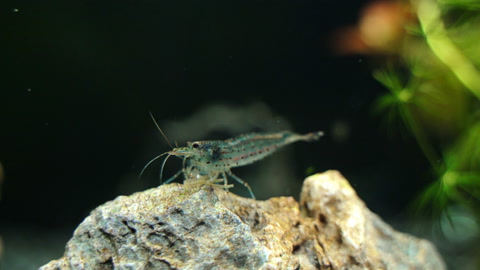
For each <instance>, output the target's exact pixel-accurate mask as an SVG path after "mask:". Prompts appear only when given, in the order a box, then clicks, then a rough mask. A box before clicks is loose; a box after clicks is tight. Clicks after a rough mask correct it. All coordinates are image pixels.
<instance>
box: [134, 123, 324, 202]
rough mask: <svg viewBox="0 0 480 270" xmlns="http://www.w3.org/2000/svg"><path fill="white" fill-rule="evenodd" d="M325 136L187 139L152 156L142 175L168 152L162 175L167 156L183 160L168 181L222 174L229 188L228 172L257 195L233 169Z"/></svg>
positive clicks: (288, 133) (285, 134)
mask: <svg viewBox="0 0 480 270" xmlns="http://www.w3.org/2000/svg"><path fill="white" fill-rule="evenodd" d="M157 126H158V125H157ZM162 134H163V132H162ZM322 136H323V132H322V131H317V132H311V133H307V134H304V135H300V134H296V133H293V132H291V131H281V132H275V133H250V134H245V135H240V136H238V137H235V138H231V139H228V140H225V141H221V140H213V141H194V142H187V146H186V147H177V148H174V149H173V150H171V151H168V152H165V153H163V154H161V155H159V156H157V157H155V158H154V159H152V160H151V161H150V162H149V163H147V165H145V167H144V168H143V170H142V172H141V173H140V175H141V174H142V173H143V171H144V170H145V169H146V168H147V167H148V166H149V165H150V164H151V163H152V162H153V161H154V160H156V159H158V158H160V157H161V156H163V155H168V156H167V157H166V158H165V160H164V162H163V164H162V169H161V172H160V175H162V172H163V167H164V165H165V163H166V161H167V159H168V158H169V157H170V156H177V157H180V158H182V159H183V168H182V169H181V170H180V171H178V172H177V173H176V174H175V175H173V176H172V177H171V178H170V179H168V180H167V181H165V183H169V182H171V181H173V180H174V179H175V178H177V177H178V176H179V175H180V174H181V173H182V172H183V173H184V175H185V178H186V179H191V178H198V179H200V178H205V177H206V178H207V179H208V180H209V181H211V182H217V181H218V180H217V178H218V176H219V175H222V178H223V181H224V185H225V187H227V175H228V176H230V177H232V178H233V179H235V180H236V181H237V182H239V183H241V184H242V185H244V186H245V187H246V188H247V189H248V191H249V192H250V195H251V197H252V198H255V196H254V195H253V192H252V189H251V188H250V186H249V185H248V183H247V182H245V181H243V180H242V179H240V178H239V177H238V176H236V175H234V174H233V173H232V172H231V171H230V169H231V168H234V167H240V166H245V165H248V164H251V163H253V162H255V161H257V160H260V159H263V158H265V157H266V156H268V155H270V154H272V153H273V152H274V151H276V150H277V149H278V148H280V147H283V146H286V145H289V144H291V143H294V142H297V141H306V142H311V141H315V140H318V139H319V138H320V137H322Z"/></svg>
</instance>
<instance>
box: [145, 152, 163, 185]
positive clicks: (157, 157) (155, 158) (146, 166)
mask: <svg viewBox="0 0 480 270" xmlns="http://www.w3.org/2000/svg"><path fill="white" fill-rule="evenodd" d="M165 154H168V152H165V153H163V154H161V155H158V156H156V157H154V158H153V159H152V160H150V161H149V162H148V163H147V165H145V166H144V167H143V169H142V171H141V172H140V174H139V175H138V179H140V178H141V177H142V175H143V173H144V172H145V170H146V169H147V168H148V166H150V164H152V162H154V161H155V160H157V159H159V158H160V157H161V156H163V155H165ZM168 156H170V155H168ZM167 158H168V157H167ZM165 160H166V159H165ZM163 163H164V165H165V162H163ZM162 170H163V165H162Z"/></svg>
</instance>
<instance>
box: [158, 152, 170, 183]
mask: <svg viewBox="0 0 480 270" xmlns="http://www.w3.org/2000/svg"><path fill="white" fill-rule="evenodd" d="M171 156H172V155H168V156H167V157H166V158H165V159H164V160H163V163H162V168H161V169H160V184H161V183H162V179H163V167H165V163H167V159H168V158H169V157H171Z"/></svg>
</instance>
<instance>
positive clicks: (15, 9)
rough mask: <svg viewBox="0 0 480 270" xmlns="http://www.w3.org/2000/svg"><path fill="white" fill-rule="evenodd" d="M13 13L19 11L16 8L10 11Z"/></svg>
mask: <svg viewBox="0 0 480 270" xmlns="http://www.w3.org/2000/svg"><path fill="white" fill-rule="evenodd" d="M12 11H13V12H19V11H20V10H19V9H18V8H14V9H12Z"/></svg>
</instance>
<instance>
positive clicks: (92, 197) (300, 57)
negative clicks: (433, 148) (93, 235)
mask: <svg viewBox="0 0 480 270" xmlns="http://www.w3.org/2000/svg"><path fill="white" fill-rule="evenodd" d="M366 3H367V2H366V1H321V0H316V1H313V0H303V1H302V0H301V1H287V0H272V1H259V0H256V1H225V0H223V1H191V0H190V1H160V0H155V1H153V0H136V1H134V0H131V1H31V2H28V1H2V3H1V4H0V5H1V10H0V17H1V26H0V27H1V40H2V41H1V43H0V61H1V69H2V71H1V75H0V78H1V79H0V87H1V88H0V98H1V99H0V102H1V103H0V117H1V118H0V162H1V163H2V164H3V166H4V170H5V179H4V183H3V186H2V197H1V201H0V213H1V215H0V221H1V222H0V229H2V230H3V231H4V233H3V234H4V238H5V239H7V238H8V236H6V235H5V234H12V233H15V232H18V233H19V234H21V230H28V231H29V235H32V237H31V239H30V240H32V241H33V240H35V237H38V238H41V236H40V232H45V233H48V232H51V231H61V232H62V235H63V236H61V237H64V238H61V239H65V241H66V239H68V238H69V236H70V235H71V234H72V232H73V229H74V228H75V226H76V225H78V224H79V223H80V222H81V221H82V220H83V218H85V217H86V216H87V215H88V213H89V211H91V210H92V209H93V208H95V207H96V206H98V205H100V204H102V203H104V202H105V201H108V200H112V199H114V198H115V197H116V196H118V195H120V194H129V193H128V192H130V191H128V192H127V191H126V190H122V189H121V188H120V187H119V182H121V179H125V178H127V179H131V181H137V179H136V177H137V176H138V173H139V172H140V170H141V169H142V167H143V166H144V165H145V164H146V163H147V162H148V160H149V159H150V158H152V157H153V156H154V155H155V154H159V153H161V152H164V151H167V150H169V148H168V146H166V145H165V143H164V142H163V138H162V137H161V136H160V135H159V133H158V131H157V130H156V129H155V127H154V125H153V123H152V120H151V119H150V117H149V114H148V112H149V111H151V112H152V113H153V114H154V115H155V117H156V118H157V120H158V121H159V123H160V124H161V123H162V122H163V121H168V120H175V119H183V118H185V117H189V116H191V115H192V114H194V113H195V112H196V111H197V110H198V109H199V108H201V107H204V106H208V105H209V104H212V103H216V104H228V105H229V106H237V107H241V106H244V105H245V104H249V103H251V102H262V103H264V104H266V105H268V106H269V107H270V108H271V109H272V111H275V112H276V113H278V114H279V115H282V116H283V117H285V118H286V119H288V121H289V122H290V123H291V125H292V129H293V130H294V131H296V132H299V133H304V132H309V131H313V130H324V131H325V132H326V134H327V136H325V138H323V139H322V140H321V141H319V142H317V143H314V144H308V145H307V144H298V145H295V146H293V147H292V149H294V151H293V152H291V153H292V155H294V159H295V161H296V162H297V163H298V164H297V165H296V167H295V168H296V170H297V171H296V173H297V175H298V179H297V181H298V184H297V186H298V189H299V188H300V186H301V181H302V180H303V178H304V177H305V170H306V169H307V168H308V167H313V168H314V170H315V171H317V172H322V171H325V170H328V169H337V170H340V171H341V172H342V173H343V174H344V175H345V176H346V177H347V179H349V181H350V182H351V183H352V186H353V187H354V188H355V189H356V190H357V192H358V193H359V195H360V197H361V198H362V199H364V200H365V201H366V203H367V205H368V206H369V208H370V209H372V210H373V211H374V212H376V213H378V214H379V215H381V216H382V217H383V218H384V219H386V220H387V221H390V222H393V223H395V222H397V223H398V222H399V221H400V220H401V222H400V223H401V224H407V223H408V221H409V215H407V211H406V209H407V206H408V204H409V203H410V202H411V200H412V199H413V198H414V196H415V195H417V194H418V192H420V191H421V189H422V187H424V186H425V185H426V184H427V183H426V179H425V175H426V173H428V165H427V163H426V162H425V160H424V158H423V156H422V154H421V152H419V150H418V149H417V146H416V144H415V142H414V141H413V140H411V139H410V138H406V139H405V138H402V136H396V135H394V136H393V137H388V136H387V133H389V131H388V130H387V129H386V128H382V127H381V125H380V123H381V117H379V116H375V115H374V114H372V104H373V102H374V101H375V100H376V98H378V97H379V96H380V95H381V94H383V93H385V92H386V90H385V89H384V88H383V87H382V86H381V85H380V84H379V83H377V82H376V81H375V80H374V79H373V78H372V76H371V72H372V70H373V68H374V67H375V66H374V65H373V64H372V62H371V61H370V59H369V58H368V57H364V56H336V55H333V54H332V53H331V50H330V48H329V39H330V36H331V35H332V33H333V32H334V31H335V30H336V29H338V28H339V27H343V26H347V25H353V24H355V23H356V21H357V19H358V14H359V12H360V10H361V7H362V6H363V5H365V4H366ZM338 121H341V122H342V123H345V124H346V125H347V127H348V129H349V136H348V137H347V139H346V140H345V141H343V142H338V141H336V140H334V139H333V138H332V136H330V135H329V134H331V133H332V132H331V131H332V127H334V126H335V124H336V123H338ZM329 132H330V133H329ZM395 132H396V131H395V130H394V131H393V132H390V133H394V134H395ZM151 138H156V139H155V140H151ZM192 139H195V138H192ZM201 139H208V138H201ZM223 139H225V138H223ZM170 140H171V141H172V142H173V141H174V140H175V138H170ZM183 143H184V142H179V144H183ZM146 149H150V150H148V151H147V150H146ZM255 166H256V165H255ZM258 166H259V167H261V164H259V165H258ZM152 177H153V176H152ZM140 181H144V182H142V185H143V188H139V189H138V190H142V189H146V188H150V187H154V186H155V185H156V182H155V180H151V179H150V180H149V177H146V178H145V180H142V179H141V180H140ZM247 181H248V180H247ZM256 194H257V197H258V198H259V199H267V198H266V197H264V196H262V193H261V191H260V192H259V191H256ZM277 196H295V197H297V198H298V193H294V192H287V191H286V192H285V193H282V194H277ZM400 227H402V228H407V227H406V226H402V225H400ZM5 239H4V240H5ZM7 240H8V239H7ZM7 240H5V242H8V241H7ZM43 243H44V244H45V242H43ZM59 243H61V244H60V246H59V248H57V249H56V251H55V252H56V253H53V255H51V256H53V257H49V258H43V261H41V262H40V263H46V262H47V261H48V260H50V259H54V258H58V257H60V256H61V253H62V250H63V246H64V244H65V242H62V241H59ZM5 246H6V248H5V250H8V243H6V244H5ZM47 246H48V244H47ZM7 254H8V253H7ZM7 258H8V257H7ZM37 266H38V265H37Z"/></svg>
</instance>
